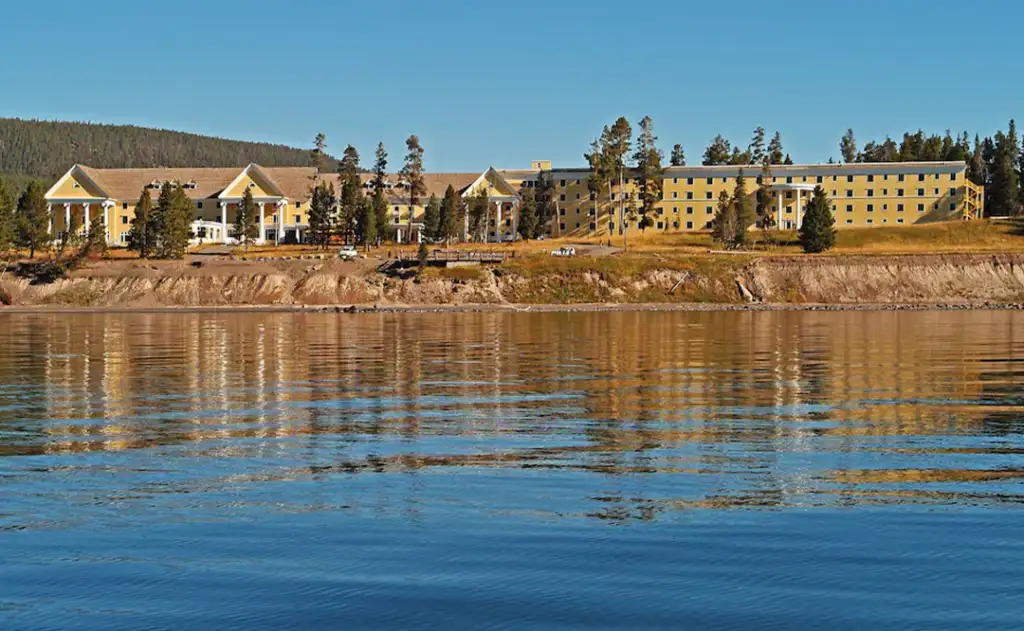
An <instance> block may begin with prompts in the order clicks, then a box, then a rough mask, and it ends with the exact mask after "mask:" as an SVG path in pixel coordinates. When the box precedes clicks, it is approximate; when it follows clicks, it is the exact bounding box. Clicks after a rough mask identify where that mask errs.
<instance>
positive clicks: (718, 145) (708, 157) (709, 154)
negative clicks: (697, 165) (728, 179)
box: [701, 134, 732, 166]
mask: <svg viewBox="0 0 1024 631" xmlns="http://www.w3.org/2000/svg"><path fill="white" fill-rule="evenodd" d="M731 157H732V147H731V146H730V145H729V141H728V140H726V139H725V138H722V136H721V134H719V135H718V136H715V139H714V140H712V141H711V144H710V145H708V148H707V149H705V150H704V159H703V161H702V162H701V164H703V165H704V166H715V165H719V164H729V159H730V158H731Z"/></svg>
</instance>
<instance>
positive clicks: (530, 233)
mask: <svg viewBox="0 0 1024 631" xmlns="http://www.w3.org/2000/svg"><path fill="white" fill-rule="evenodd" d="M519 197H520V199H521V201H520V203H519V236H521V237H522V238H524V239H526V240H527V241H529V240H530V239H533V238H536V236H537V195H536V193H535V192H534V189H533V188H530V187H526V188H522V189H520V191H519Z"/></svg>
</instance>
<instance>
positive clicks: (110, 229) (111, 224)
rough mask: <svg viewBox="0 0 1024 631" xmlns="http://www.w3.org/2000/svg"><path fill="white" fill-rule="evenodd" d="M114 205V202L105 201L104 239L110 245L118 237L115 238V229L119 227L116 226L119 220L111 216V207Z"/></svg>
mask: <svg viewBox="0 0 1024 631" xmlns="http://www.w3.org/2000/svg"><path fill="white" fill-rule="evenodd" d="M113 207H114V202H112V201H105V202H103V233H104V235H103V236H104V241H106V242H107V245H110V244H111V243H113V242H115V241H116V239H114V231H115V230H116V229H117V228H116V227H115V226H116V225H117V222H116V221H114V220H113V218H112V217H111V216H110V209H111V208H113Z"/></svg>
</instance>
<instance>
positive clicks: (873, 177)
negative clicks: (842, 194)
mask: <svg viewBox="0 0 1024 631" xmlns="http://www.w3.org/2000/svg"><path fill="white" fill-rule="evenodd" d="M874 181H875V176H874V175H872V174H870V173H868V182H874Z"/></svg>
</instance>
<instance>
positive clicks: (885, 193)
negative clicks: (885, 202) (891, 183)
mask: <svg viewBox="0 0 1024 631" xmlns="http://www.w3.org/2000/svg"><path fill="white" fill-rule="evenodd" d="M888 196H889V189H887V188H883V189H882V197H888Z"/></svg>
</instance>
